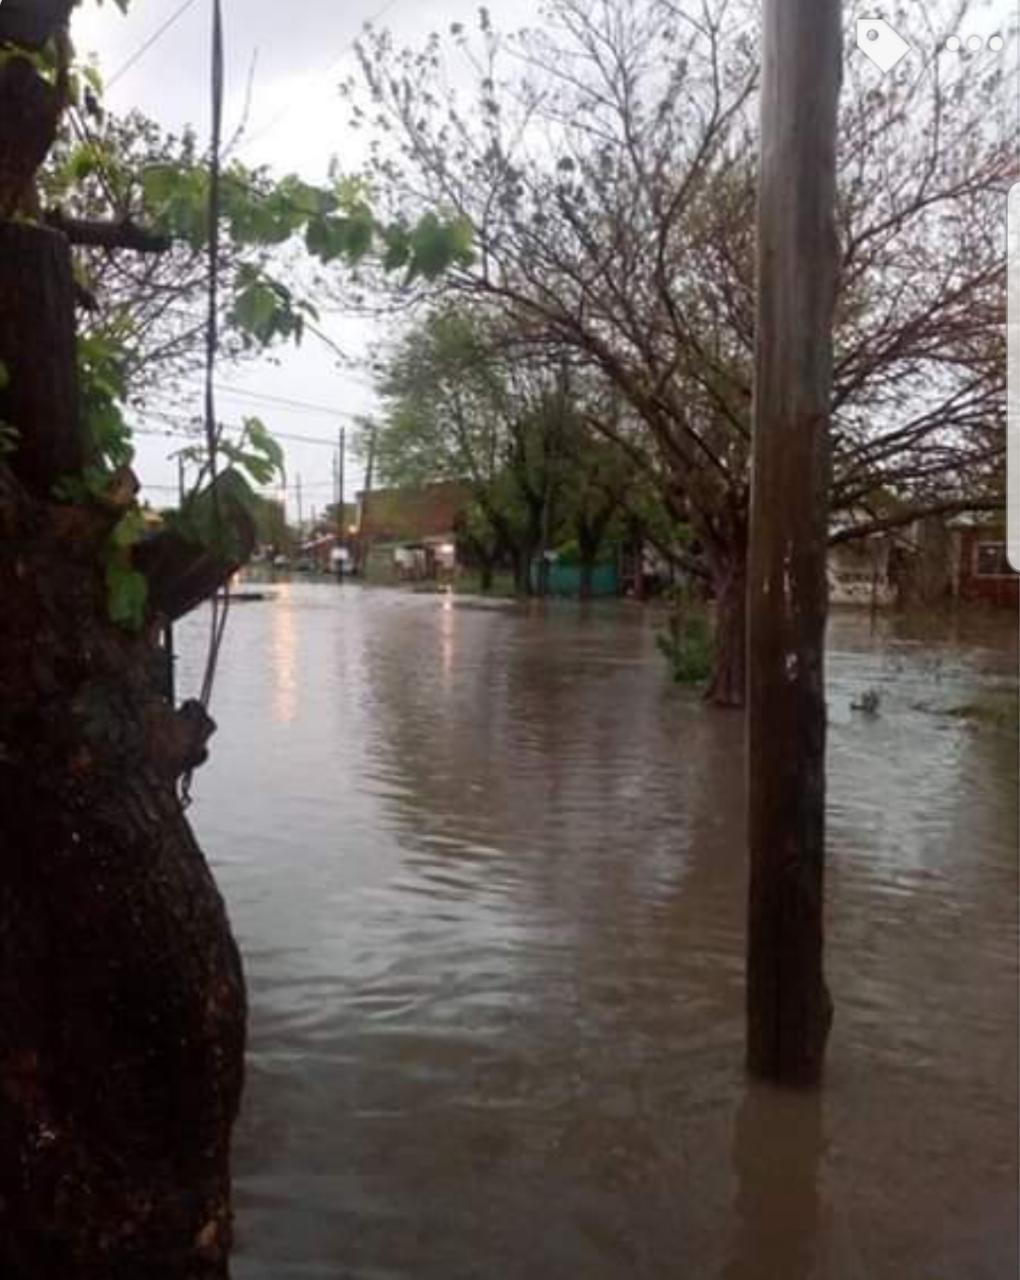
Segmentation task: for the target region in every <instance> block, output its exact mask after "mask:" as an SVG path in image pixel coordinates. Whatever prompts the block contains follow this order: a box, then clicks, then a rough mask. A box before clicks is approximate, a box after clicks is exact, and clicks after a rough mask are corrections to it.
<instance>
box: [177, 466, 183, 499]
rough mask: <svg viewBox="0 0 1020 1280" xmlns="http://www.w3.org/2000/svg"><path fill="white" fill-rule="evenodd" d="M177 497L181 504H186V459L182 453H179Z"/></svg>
mask: <svg viewBox="0 0 1020 1280" xmlns="http://www.w3.org/2000/svg"><path fill="white" fill-rule="evenodd" d="M177 498H178V501H179V502H180V505H181V506H182V507H183V506H184V459H183V458H182V457H181V455H180V454H178V455H177Z"/></svg>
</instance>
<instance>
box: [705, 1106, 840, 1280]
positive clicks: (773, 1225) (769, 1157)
mask: <svg viewBox="0 0 1020 1280" xmlns="http://www.w3.org/2000/svg"><path fill="white" fill-rule="evenodd" d="M823 1151H824V1138H823V1124H822V1096H821V1094H819V1093H813V1092H804V1093H801V1092H795V1091H791V1090H781V1089H773V1088H769V1087H767V1086H762V1085H752V1086H750V1087H749V1088H748V1090H747V1092H746V1093H745V1095H744V1100H743V1102H742V1103H741V1104H740V1110H739V1111H738V1113H737V1118H736V1123H735V1125H734V1133H733V1169H734V1172H735V1174H736V1176H737V1182H738V1190H737V1195H736V1200H735V1204H734V1208H735V1211H736V1215H735V1216H736V1222H735V1228H734V1231H733V1256H732V1257H731V1258H730V1260H729V1261H728V1262H727V1263H726V1265H725V1266H724V1267H723V1270H722V1272H721V1273H720V1280H780V1277H781V1278H782V1280H809V1277H811V1276H813V1275H815V1274H816V1268H817V1265H818V1262H819V1258H820V1254H821V1248H820V1235H821V1226H822V1204H821V1195H820V1191H819V1178H820V1165H821V1158H822V1154H823ZM842 1274H843V1275H844V1276H847V1274H848V1273H847V1271H845V1270H844V1271H843V1273H842Z"/></svg>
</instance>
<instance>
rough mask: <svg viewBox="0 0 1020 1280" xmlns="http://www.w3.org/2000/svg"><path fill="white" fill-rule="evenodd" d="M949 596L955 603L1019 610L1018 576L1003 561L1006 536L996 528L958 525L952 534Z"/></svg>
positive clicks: (1001, 529)
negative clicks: (970, 602)
mask: <svg viewBox="0 0 1020 1280" xmlns="http://www.w3.org/2000/svg"><path fill="white" fill-rule="evenodd" d="M953 534H954V542H955V548H956V555H955V557H954V560H955V565H954V573H953V594H954V595H955V596H956V597H957V599H959V600H966V601H972V602H974V601H984V602H986V603H988V604H992V605H998V606H1001V607H1003V608H1012V609H1016V608H1018V607H1020V576H1018V575H1017V574H1016V573H1015V572H1014V570H1013V569H1011V568H1010V566H1009V561H1008V560H1007V559H1006V532H1005V530H1004V528H1003V527H1002V525H1000V524H991V523H987V524H966V525H965V524H959V525H957V526H956V527H955V528H954V530H953Z"/></svg>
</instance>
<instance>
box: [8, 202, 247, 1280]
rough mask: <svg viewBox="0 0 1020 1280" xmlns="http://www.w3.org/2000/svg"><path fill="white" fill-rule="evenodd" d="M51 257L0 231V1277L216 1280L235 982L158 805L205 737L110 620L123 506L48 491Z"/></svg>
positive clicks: (238, 990)
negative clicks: (113, 543) (56, 496)
mask: <svg viewBox="0 0 1020 1280" xmlns="http://www.w3.org/2000/svg"><path fill="white" fill-rule="evenodd" d="M61 244H63V251H62V253H61V251H60V249H59V246H60V245H61ZM14 245H18V246H19V248H20V251H21V252H22V253H23V254H24V255H25V257H24V258H22V259H19V260H15V255H14V253H13V246H14ZM66 254H67V248H66V243H64V242H63V241H62V239H61V237H59V236H56V234H55V233H53V232H48V231H42V230H39V229H34V228H21V227H19V228H11V227H0V315H2V316H3V317H4V320H3V322H2V323H0V359H2V360H3V361H4V363H5V364H7V365H8V366H9V367H11V366H13V371H14V379H13V381H12V384H11V386H12V389H13V388H15V387H19V386H20V388H21V389H20V390H19V391H18V393H17V395H18V397H19V398H18V399H17V400H16V401H15V402H14V403H16V405H17V406H18V408H17V425H18V427H19V429H20V431H21V432H22V448H21V449H20V450H19V452H18V454H17V455H15V464H16V467H17V471H18V475H17V476H15V474H14V469H13V468H11V467H7V466H2V465H0V599H2V600H3V610H2V611H0V850H2V851H3V860H2V863H0V1007H2V1009H3V1017H2V1019H0V1274H2V1275H3V1276H4V1277H5V1280H138V1277H141V1276H145V1277H148V1278H151V1280H223V1278H224V1277H226V1276H227V1275H228V1252H229V1247H230V1240H231V1210H230V1181H229V1142H230V1133H231V1127H232V1124H233V1122H234V1119H235V1116H236V1113H237V1108H238V1103H239V1099H240V1093H241V1086H242V1075H243V1060H244V1034H245V996H244V984H243V979H242V973H241V966H240V960H239V957H238V952H237V948H236V946H235V944H234V941H233V938H232V936H231V932H230V927H229V924H228V921H227V916H226V912H225V909H224V905H223V902H222V900H221V898H220V895H219V893H218V892H217V890H216V886H215V884H214V882H213V880H212V877H211V875H210V872H209V869H208V867H207V865H206V863H205V860H204V859H203V857H202V854H201V851H200V850H199V848H198V846H197V845H196V843H195V840H194V838H193V836H192V834H191V831H190V829H189V827H188V824H187V822H186V821H185V818H184V815H183V812H182V808H181V804H180V802H179V800H178V798H177V791H176V784H177V781H178V779H179V778H180V776H181V775H182V773H184V772H186V771H187V770H189V769H190V768H192V767H194V766H195V765H197V764H199V763H200V762H201V761H202V759H204V756H205V742H206V740H207V738H208V737H209V735H210V733H211V732H212V730H213V728H214V726H213V725H212V723H211V721H209V719H208V717H207V716H206V715H205V713H204V711H203V710H202V708H201V707H199V706H198V705H197V704H188V705H186V706H185V707H183V708H182V709H181V710H180V711H178V712H175V711H174V709H173V708H172V707H171V706H170V704H169V703H168V702H167V700H166V699H165V697H164V696H163V695H162V693H161V691H160V683H161V674H162V673H161V663H160V656H159V651H158V649H157V646H156V643H155V628H153V629H152V631H153V634H152V635H150V634H132V633H129V632H127V631H125V630H122V629H120V628H118V627H115V626H113V625H112V624H111V623H110V622H109V621H108V619H107V612H106V588H105V581H104V571H103V567H102V566H103V560H102V555H103V548H104V544H105V541H106V539H107V538H108V536H109V533H110V530H111V528H112V527H113V524H114V523H115V522H116V520H117V518H118V514H119V513H118V511H117V510H113V509H106V508H103V507H101V506H95V507H89V508H78V507H70V506H57V505H54V504H53V503H52V502H50V501H48V500H47V497H46V495H47V494H48V492H49V487H50V481H51V479H52V478H53V476H54V475H55V474H58V473H60V472H62V471H64V470H66V469H68V468H70V467H72V466H73V464H74V462H75V460H76V459H80V458H81V457H82V456H83V451H82V450H81V449H80V446H79V448H78V451H77V453H76V451H75V442H74V438H73V424H74V422H75V415H74V412H73V408H74V405H73V393H72V389H73V387H74V373H73V347H72V346H70V345H69V343H68V334H69V328H70V321H69V318H68V309H69V305H70V295H69V291H68V288H67V280H68V276H69V270H68V266H67V261H66ZM33 276H35V277H37V279H36V281H35V282H34V283H33V280H32V277H33ZM13 280H17V281H19V282H20V283H21V284H22V285H23V286H24V288H25V289H26V290H28V291H29V292H28V294H27V297H28V298H29V299H34V300H35V301H34V303H32V309H26V310H23V315H22V324H23V325H24V330H23V332H17V331H16V327H15V325H14V323H13V321H12V319H11V317H12V315H13V314H14V312H15V308H16V307H18V306H22V307H26V306H27V305H28V304H27V303H26V302H25V301H24V298H23V299H22V301H21V302H18V301H17V300H16V299H15V298H13V297H12V296H11V295H12V293H15V292H16V291H15V290H13V289H12V288H11V285H10V284H9V282H10V281H13ZM36 306H38V307H39V308H40V309H39V310H38V311H36V310H34V307H36ZM56 309H60V314H56V315H55V314H54V311H55V310H56ZM49 334H55V335H56V338H55V339H54V342H55V345H51V346H50V347H47V345H46V344H47V342H48V341H49V340H50V339H49V338H48V337H47V335H49ZM33 353H34V359H35V360H36V361H37V364H35V363H33V360H32V359H30V357H32V356H33ZM37 369H38V370H43V371H44V372H45V377H36V376H34V374H33V370H37ZM19 371H20V376H19ZM10 403H11V402H10V401H9V402H8V404H10ZM55 457H59V458H60V461H59V463H54V462H53V461H52V460H53V459H54V458H55ZM47 459H50V460H51V461H50V462H49V463H47Z"/></svg>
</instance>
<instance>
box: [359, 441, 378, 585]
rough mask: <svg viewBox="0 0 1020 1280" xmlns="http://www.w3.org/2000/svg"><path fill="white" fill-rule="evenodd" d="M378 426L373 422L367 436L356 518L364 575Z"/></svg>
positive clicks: (361, 571) (360, 571)
mask: <svg viewBox="0 0 1020 1280" xmlns="http://www.w3.org/2000/svg"><path fill="white" fill-rule="evenodd" d="M378 432H379V428H378V427H376V426H375V425H374V424H373V426H372V428H371V431H370V432H369V436H368V460H367V462H366V464H365V490H364V493H363V494H362V496H361V515H360V518H359V520H358V573H359V574H361V575H364V572H365V562H366V560H367V559H368V547H367V544H366V534H365V517H366V516H367V515H368V503H369V497H370V495H371V493H372V481H373V479H374V478H375V449H376V442H377V439H378Z"/></svg>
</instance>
